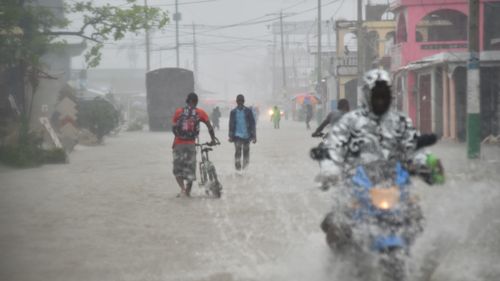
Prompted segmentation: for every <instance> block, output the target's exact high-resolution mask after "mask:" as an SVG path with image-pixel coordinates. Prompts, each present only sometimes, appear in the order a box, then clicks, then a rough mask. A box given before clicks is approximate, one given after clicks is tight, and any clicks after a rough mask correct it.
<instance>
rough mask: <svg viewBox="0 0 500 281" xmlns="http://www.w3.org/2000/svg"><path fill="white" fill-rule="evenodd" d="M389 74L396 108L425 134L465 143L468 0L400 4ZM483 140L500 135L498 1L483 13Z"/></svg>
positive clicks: (486, 4) (490, 1)
mask: <svg viewBox="0 0 500 281" xmlns="http://www.w3.org/2000/svg"><path fill="white" fill-rule="evenodd" d="M391 9H392V11H393V12H394V13H395V18H396V38H395V45H394V47H393V49H392V65H391V70H392V72H393V74H394V86H393V88H394V89H395V94H396V101H397V105H398V107H399V108H400V109H402V110H404V111H406V112H408V114H409V115H410V117H411V118H412V119H413V120H414V122H415V123H416V125H417V127H418V128H419V129H420V130H421V131H423V132H436V133H437V134H439V135H441V136H444V137H449V138H454V139H460V140H463V139H464V138H465V134H466V132H465V128H466V125H465V120H466V105H467V103H466V84H465V83H466V63H467V58H468V53H467V46H468V43H467V30H468V26H467V22H468V1H467V0H439V1H438V0H396V1H393V2H392V4H391ZM480 48H481V54H480V57H481V84H482V86H481V117H482V132H483V135H490V134H495V135H498V134H500V129H499V128H500V98H499V96H500V84H499V83H498V82H496V81H500V0H484V1H483V0H482V1H481V7H480Z"/></svg>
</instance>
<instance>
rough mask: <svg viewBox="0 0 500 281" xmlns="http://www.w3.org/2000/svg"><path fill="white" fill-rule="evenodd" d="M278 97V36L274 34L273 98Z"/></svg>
mask: <svg viewBox="0 0 500 281" xmlns="http://www.w3.org/2000/svg"><path fill="white" fill-rule="evenodd" d="M276 96H277V95H276V34H273V98H275V97H276Z"/></svg>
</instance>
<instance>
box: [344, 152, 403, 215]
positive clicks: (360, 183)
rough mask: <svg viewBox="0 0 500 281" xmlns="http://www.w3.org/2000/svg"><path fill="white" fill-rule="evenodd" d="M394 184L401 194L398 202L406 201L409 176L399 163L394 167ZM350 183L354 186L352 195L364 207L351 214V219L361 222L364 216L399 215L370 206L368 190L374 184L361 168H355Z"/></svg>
mask: <svg viewBox="0 0 500 281" xmlns="http://www.w3.org/2000/svg"><path fill="white" fill-rule="evenodd" d="M395 170H396V171H395V172H396V174H395V180H394V182H395V184H396V185H397V186H398V187H399V189H400V191H401V194H400V200H401V201H406V200H407V199H408V197H409V192H408V184H409V183H410V174H409V173H408V171H406V170H405V169H404V168H403V166H402V165H401V163H400V162H397V163H396V167H395ZM351 181H352V183H353V184H354V185H355V187H358V188H355V189H354V191H353V193H354V195H355V197H356V198H357V199H358V202H359V203H360V204H361V205H362V206H364V207H363V208H359V209H357V210H355V211H354V212H353V214H352V215H353V219H355V220H361V219H363V218H364V216H366V215H368V216H378V215H381V214H386V213H393V214H395V215H400V212H399V211H398V210H380V209H378V208H376V207H375V206H372V204H371V198H370V193H369V190H370V189H372V188H373V187H374V184H373V183H372V181H371V180H370V178H369V177H368V175H367V173H366V170H365V168H364V167H363V166H358V167H357V168H356V173H355V174H354V176H353V177H352V178H351Z"/></svg>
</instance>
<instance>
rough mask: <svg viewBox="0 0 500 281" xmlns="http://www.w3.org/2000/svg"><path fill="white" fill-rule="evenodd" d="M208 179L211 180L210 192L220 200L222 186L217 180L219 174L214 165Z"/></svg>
mask: <svg viewBox="0 0 500 281" xmlns="http://www.w3.org/2000/svg"><path fill="white" fill-rule="evenodd" d="M208 177H209V179H210V191H211V192H212V194H213V195H214V196H215V197H216V198H220V197H221V196H222V185H221V184H220V182H219V179H218V178H217V172H216V171H215V167H214V166H213V165H212V166H211V167H210V169H209V170H208Z"/></svg>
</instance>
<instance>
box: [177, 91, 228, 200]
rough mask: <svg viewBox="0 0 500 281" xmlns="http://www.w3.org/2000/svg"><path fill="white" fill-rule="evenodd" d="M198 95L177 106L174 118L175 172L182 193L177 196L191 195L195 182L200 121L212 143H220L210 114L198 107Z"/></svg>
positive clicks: (190, 96) (188, 97)
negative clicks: (206, 129) (183, 104)
mask: <svg viewBox="0 0 500 281" xmlns="http://www.w3.org/2000/svg"><path fill="white" fill-rule="evenodd" d="M197 105H198V95H196V94H195V93H190V94H189V95H188V96H187V98H186V106H184V107H180V108H177V110H176V111H175V114H174V117H173V118H172V132H173V133H174V135H175V138H174V144H173V145H172V149H173V158H174V163H173V164H174V169H173V173H174V175H175V179H176V180H177V184H178V185H179V187H180V188H181V193H180V194H179V195H178V196H177V197H184V196H187V197H189V196H190V193H191V188H192V186H193V182H194V181H195V180H196V138H197V137H198V135H199V133H200V122H203V123H205V125H206V126H207V128H208V133H209V134H210V138H211V139H212V142H211V144H212V145H215V144H218V143H219V140H218V139H217V138H216V137H215V133H214V129H213V127H212V125H211V124H210V120H209V118H208V114H207V113H206V112H205V111H204V110H203V109H201V108H197V107H196V106H197Z"/></svg>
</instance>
